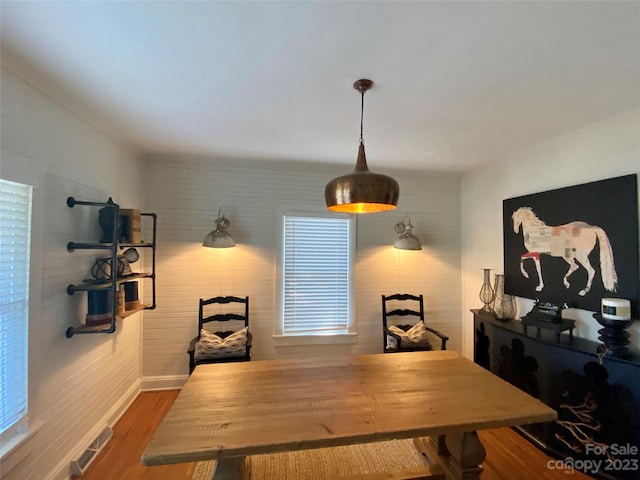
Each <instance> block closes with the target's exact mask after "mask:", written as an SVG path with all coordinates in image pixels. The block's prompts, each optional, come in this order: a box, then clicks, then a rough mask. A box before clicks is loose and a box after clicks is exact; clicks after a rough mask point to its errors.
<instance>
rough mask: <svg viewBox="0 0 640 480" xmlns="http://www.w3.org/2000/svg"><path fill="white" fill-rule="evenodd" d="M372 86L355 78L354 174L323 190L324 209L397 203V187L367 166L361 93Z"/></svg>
mask: <svg viewBox="0 0 640 480" xmlns="http://www.w3.org/2000/svg"><path fill="white" fill-rule="evenodd" d="M371 87H373V82H372V81H371V80H367V79H360V80H357V81H356V82H355V83H354V84H353V88H355V89H356V90H358V91H359V92H360V95H361V97H362V103H361V107H360V147H359V148H358V160H357V162H356V168H355V170H354V171H353V173H350V174H347V175H343V176H341V177H338V178H334V179H333V180H331V181H330V182H329V183H327V186H326V187H325V189H324V198H325V201H326V204H327V208H328V209H329V210H331V211H333V212H340V213H376V212H385V211H387V210H393V209H395V208H396V206H397V205H398V196H399V195H400V187H399V186H398V182H396V181H395V180H394V179H393V178H391V177H388V176H386V175H382V174H379V173H373V172H371V171H370V170H369V168H368V167H367V158H366V155H365V151H364V138H363V135H362V130H363V128H362V127H363V117H364V93H365V92H366V91H367V90H369V89H370V88H371Z"/></svg>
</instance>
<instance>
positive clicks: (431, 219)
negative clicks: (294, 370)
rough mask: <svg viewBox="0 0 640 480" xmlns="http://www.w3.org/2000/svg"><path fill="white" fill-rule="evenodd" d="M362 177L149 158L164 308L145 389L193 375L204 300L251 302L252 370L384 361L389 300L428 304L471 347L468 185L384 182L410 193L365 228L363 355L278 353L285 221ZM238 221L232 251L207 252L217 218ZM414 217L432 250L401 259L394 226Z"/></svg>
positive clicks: (407, 177)
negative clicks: (192, 350) (297, 363)
mask: <svg viewBox="0 0 640 480" xmlns="http://www.w3.org/2000/svg"><path fill="white" fill-rule="evenodd" d="M351 168H352V167H351V166H345V165H342V166H326V165H320V164H315V163H302V162H299V163H295V162H291V163H286V162H277V161H274V162H259V163H258V162H250V161H245V162H241V161H228V160H214V159H198V158H184V157H180V156H149V157H147V159H146V168H145V171H146V174H145V179H146V182H147V184H146V192H147V197H146V201H147V208H148V209H149V210H152V211H155V212H156V213H158V217H159V224H158V260H157V270H158V283H157V286H158V308H157V309H156V310H155V311H149V312H145V315H144V332H143V355H144V358H143V381H144V380H145V379H158V378H163V377H164V378H179V377H181V376H186V375H187V355H186V349H187V346H188V343H189V341H190V339H191V338H193V336H195V335H196V333H197V332H196V330H197V308H198V298H200V297H211V296H214V295H238V296H244V295H249V296H250V318H251V320H250V328H251V331H252V332H253V336H254V347H253V350H252V352H253V358H255V359H268V358H278V357H292V356H300V355H326V354H347V353H374V352H380V351H381V350H382V341H381V337H382V335H381V299H380V296H381V294H383V293H396V292H399V291H403V292H405V291H406V292H414V293H423V294H424V295H425V298H426V308H427V319H428V322H429V323H430V324H431V325H433V326H434V327H435V328H439V329H441V330H442V331H444V332H446V333H447V334H448V335H449V336H450V337H451V343H450V346H451V348H452V349H459V348H460V347H461V327H460V318H461V292H460V285H461V274H460V190H459V177H458V176H457V175H454V174H445V173H431V174H426V173H415V172H402V171H399V172H385V173H388V174H392V175H393V176H394V177H395V178H396V179H397V180H398V182H399V183H400V187H401V195H400V204H399V208H398V210H396V211H395V212H387V213H382V214H376V215H364V216H359V217H358V219H357V264H356V275H355V293H356V297H355V298H356V318H357V330H358V337H357V341H356V343H355V344H351V345H349V344H347V345H332V346H327V345H323V346H276V345H275V343H274V340H273V337H272V335H273V322H274V319H275V315H276V311H277V305H276V301H275V299H276V295H277V292H276V273H277V270H276V258H277V249H278V248H279V241H278V232H277V226H278V217H279V216H280V214H281V210H282V209H283V208H285V209H302V210H305V209H308V208H311V209H316V210H319V211H324V209H325V207H324V186H325V184H326V183H327V181H329V180H331V179H332V178H333V177H335V176H337V175H339V174H342V173H348V172H349V171H350V170H351ZM220 207H222V208H223V211H224V212H225V213H226V215H227V216H228V217H229V219H230V221H231V227H230V229H229V232H230V233H231V235H232V236H233V238H234V239H235V240H236V242H237V247H236V248H232V249H218V250H216V249H207V248H203V247H202V246H201V243H202V239H203V238H204V236H205V234H206V233H207V232H208V231H210V230H212V229H213V228H214V220H215V218H216V217H217V213H218V208H220ZM404 212H409V213H410V214H411V221H412V223H413V224H414V225H415V229H414V232H415V233H416V234H417V235H418V236H419V237H420V238H421V240H422V242H423V245H424V249H423V250H422V251H419V252H408V251H399V250H396V249H394V248H393V247H392V245H393V242H394V240H395V238H396V237H397V235H396V233H395V231H394V225H395V224H396V223H397V222H398V221H400V220H401V219H402V217H403V215H404Z"/></svg>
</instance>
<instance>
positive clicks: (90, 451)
mask: <svg viewBox="0 0 640 480" xmlns="http://www.w3.org/2000/svg"><path fill="white" fill-rule="evenodd" d="M111 437H113V430H111V427H110V426H109V425H105V427H104V428H103V429H102V431H101V432H100V434H99V435H98V436H97V437H96V439H95V440H94V441H93V442H91V445H89V446H88V447H87V449H86V450H85V451H84V452H82V454H81V455H80V457H78V459H77V460H73V461H72V462H71V475H72V476H73V477H79V476H80V475H82V474H83V473H84V471H85V470H86V469H87V467H88V466H89V464H90V463H91V460H93V459H94V458H95V456H96V455H97V454H98V452H99V451H100V450H102V447H104V446H105V445H106V444H107V442H108V441H109V440H111Z"/></svg>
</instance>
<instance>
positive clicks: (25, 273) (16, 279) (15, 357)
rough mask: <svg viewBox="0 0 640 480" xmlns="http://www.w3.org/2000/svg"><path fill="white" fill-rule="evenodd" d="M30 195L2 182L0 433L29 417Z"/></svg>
mask: <svg viewBox="0 0 640 480" xmlns="http://www.w3.org/2000/svg"><path fill="white" fill-rule="evenodd" d="M31 193H32V189H31V187H30V186H28V185H21V184H18V183H13V182H8V181H6V180H0V386H1V387H2V388H1V390H0V433H2V432H4V431H6V430H7V429H9V428H10V427H12V426H13V425H15V424H17V423H18V422H19V421H20V420H21V419H22V418H23V417H24V416H25V415H26V413H27V385H28V376H27V342H28V332H29V257H30V246H31Z"/></svg>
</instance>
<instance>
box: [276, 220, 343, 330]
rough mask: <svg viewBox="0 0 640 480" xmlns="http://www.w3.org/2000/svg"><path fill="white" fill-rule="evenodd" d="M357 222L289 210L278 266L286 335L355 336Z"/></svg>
mask: <svg viewBox="0 0 640 480" xmlns="http://www.w3.org/2000/svg"><path fill="white" fill-rule="evenodd" d="M352 222H353V219H352V218H351V217H350V216H349V215H336V214H331V213H313V214H312V213H299V212H286V213H285V214H284V218H283V228H282V236H283V237H282V240H283V241H282V258H281V264H280V279H279V280H280V285H281V299H280V303H281V305H280V312H281V315H280V318H281V325H280V326H279V327H280V328H276V333H278V334H280V335H283V336H319V335H341V334H349V333H354V328H353V321H352V299H351V297H352V283H353V282H352V281H351V280H352V271H353V250H354V246H353V244H354V242H353V237H354V231H353V230H354V229H353V226H352Z"/></svg>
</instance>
